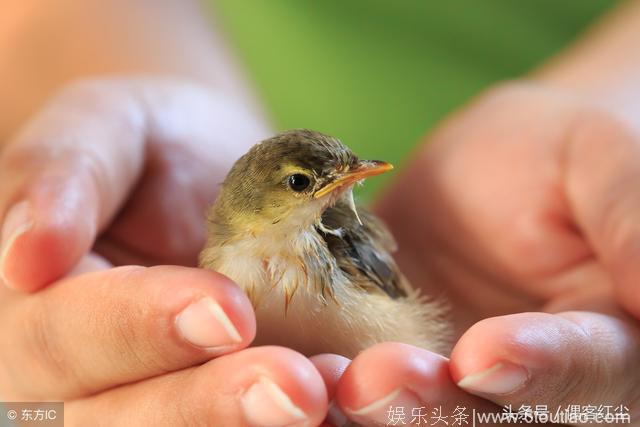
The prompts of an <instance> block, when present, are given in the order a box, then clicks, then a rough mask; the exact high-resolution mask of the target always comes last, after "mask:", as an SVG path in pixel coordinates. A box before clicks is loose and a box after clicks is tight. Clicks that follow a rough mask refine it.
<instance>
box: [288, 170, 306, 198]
mask: <svg viewBox="0 0 640 427" xmlns="http://www.w3.org/2000/svg"><path fill="white" fill-rule="evenodd" d="M310 184H311V180H310V179H309V177H308V176H306V175H303V174H301V173H296V174H293V175H290V176H289V187H291V189H292V190H293V191H295V192H298V193H299V192H301V191H304V190H306V189H307V188H309V185H310Z"/></svg>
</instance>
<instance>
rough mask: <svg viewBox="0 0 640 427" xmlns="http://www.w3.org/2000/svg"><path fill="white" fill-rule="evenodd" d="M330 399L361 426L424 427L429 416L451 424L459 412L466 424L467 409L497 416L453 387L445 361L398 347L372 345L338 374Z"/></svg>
mask: <svg viewBox="0 0 640 427" xmlns="http://www.w3.org/2000/svg"><path fill="white" fill-rule="evenodd" d="M336 399H337V401H338V404H339V405H340V408H341V409H342V410H343V411H344V413H345V414H347V416H348V417H349V418H350V419H351V420H353V421H356V422H359V423H361V424H363V425H366V426H369V425H391V424H390V423H391V422H394V421H396V422H397V424H396V425H402V423H404V424H406V425H409V424H413V425H429V423H431V422H433V418H432V417H433V416H434V415H437V414H434V411H435V412H436V413H439V414H440V415H441V416H445V417H452V418H451V419H453V417H454V416H455V414H456V413H458V414H462V413H465V414H466V415H468V418H467V421H469V423H470V422H471V418H470V417H471V409H472V408H475V409H476V410H477V411H479V412H483V413H495V412H499V408H498V407H497V406H495V405H493V404H492V403H490V402H488V401H485V400H483V399H480V398H478V397H475V396H473V395H470V394H467V393H465V392H464V391H462V390H461V389H459V388H458V387H456V385H455V383H454V382H453V381H452V379H451V377H450V375H449V363H448V361H447V359H446V358H444V357H442V356H440V355H437V354H435V353H431V352H429V351H426V350H423V349H420V348H417V347H413V346H410V345H406V344H400V343H383V344H378V345H375V346H373V347H371V348H369V349H367V350H365V351H364V352H362V353H361V354H359V355H358V356H357V357H356V358H355V359H354V360H353V362H352V363H351V364H350V365H349V367H348V368H347V369H346V371H345V372H344V374H343V375H342V378H341V379H340V382H339V383H338V390H337V394H336ZM462 408H464V411H461V409H462ZM390 410H391V413H390V412H389V411H390ZM394 417H395V418H394ZM447 419H449V418H447Z"/></svg>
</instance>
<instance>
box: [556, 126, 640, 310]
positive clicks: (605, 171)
mask: <svg viewBox="0 0 640 427" xmlns="http://www.w3.org/2000/svg"><path fill="white" fill-rule="evenodd" d="M575 129H576V131H574V132H573V135H571V137H570V144H569V145H568V148H567V152H566V156H565V158H566V162H565V168H566V171H565V177H566V178H565V184H566V187H567V195H568V198H569V201H570V204H571V205H572V210H573V211H574V214H575V216H576V220H577V222H578V225H579V227H580V228H581V229H582V230H583V232H584V233H585V234H586V237H587V239H588V241H589V242H590V243H591V245H592V246H593V247H594V248H595V251H596V252H597V254H598V255H599V257H600V258H601V259H602V260H603V261H604V263H605V265H606V266H607V267H608V270H609V271H610V272H612V273H613V279H614V280H613V282H614V285H615V288H616V292H617V295H618V300H619V301H620V303H621V304H622V305H623V306H624V307H625V308H627V309H628V310H629V311H631V312H632V313H634V314H635V315H636V316H640V292H639V290H640V288H639V287H638V277H640V224H639V223H638V221H637V219H636V217H637V212H638V211H639V210H640V191H638V188H640V139H639V138H638V137H637V135H635V134H634V133H632V132H631V131H630V130H628V129H626V128H625V127H624V126H623V125H622V124H621V123H620V122H618V121H616V120H614V119H612V118H609V117H603V116H602V114H591V115H588V116H585V117H582V118H581V120H580V121H578V122H577V125H576V126H575Z"/></svg>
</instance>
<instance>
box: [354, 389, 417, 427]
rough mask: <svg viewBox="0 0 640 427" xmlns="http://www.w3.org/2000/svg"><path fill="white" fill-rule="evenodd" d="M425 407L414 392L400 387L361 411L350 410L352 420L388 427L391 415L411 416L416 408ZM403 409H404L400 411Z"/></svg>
mask: <svg viewBox="0 0 640 427" xmlns="http://www.w3.org/2000/svg"><path fill="white" fill-rule="evenodd" d="M422 407H424V405H423V404H422V403H421V402H420V399H418V396H416V395H415V394H414V393H413V392H411V391H409V390H407V389H405V388H403V387H400V388H397V389H395V390H394V391H392V392H391V393H389V394H388V395H386V396H384V397H383V398H381V399H378V400H376V401H374V402H372V403H370V404H368V405H366V406H364V407H363V408H360V409H348V410H347V412H349V415H350V416H351V418H352V419H354V420H356V421H359V422H365V423H374V424H379V425H387V423H388V422H389V420H393V418H390V415H391V416H393V414H394V413H395V414H397V413H404V414H411V413H413V409H414V408H422ZM400 408H402V409H400Z"/></svg>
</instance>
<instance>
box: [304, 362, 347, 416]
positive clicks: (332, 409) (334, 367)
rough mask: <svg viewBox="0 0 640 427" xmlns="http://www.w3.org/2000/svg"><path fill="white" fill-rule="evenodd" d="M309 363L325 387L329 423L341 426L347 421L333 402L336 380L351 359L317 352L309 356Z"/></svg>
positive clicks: (336, 386) (338, 379) (336, 385)
mask: <svg viewBox="0 0 640 427" xmlns="http://www.w3.org/2000/svg"><path fill="white" fill-rule="evenodd" d="M309 360H311V363H313V364H314V366H315V367H316V369H317V370H318V372H319V373H320V375H321V376H322V379H323V380H324V385H325V387H326V388H327V396H328V398H329V411H328V413H327V419H326V421H327V422H328V424H329V425H333V426H338V427H340V426H343V425H344V424H346V423H347V417H346V416H345V415H344V413H343V412H342V410H341V409H340V407H339V406H338V404H337V403H336V402H335V400H334V399H335V394H336V391H337V388H338V382H339V381H340V378H341V377H342V374H343V373H344V371H345V370H346V369H347V366H349V363H351V360H349V359H347V358H346V357H343V356H339V355H337V354H318V355H316V356H313V357H310V358H309Z"/></svg>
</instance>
